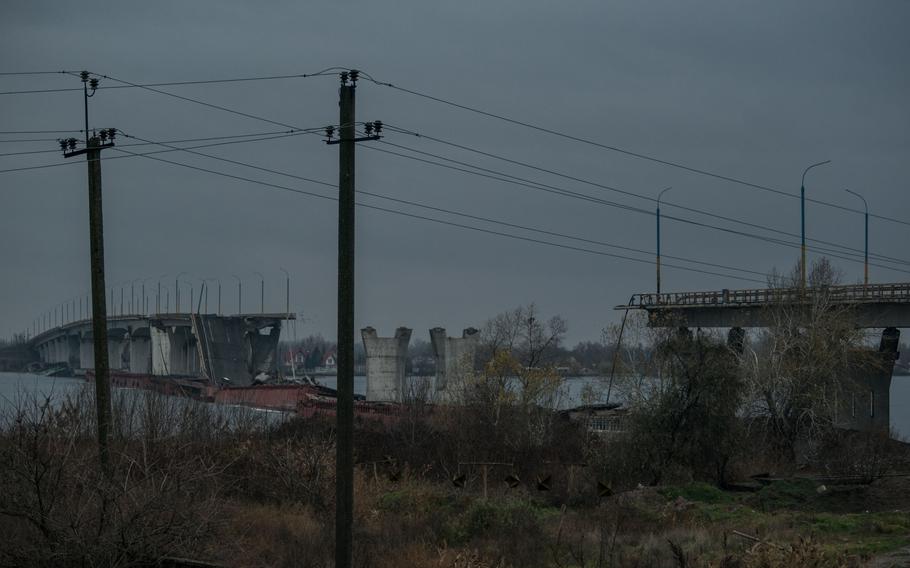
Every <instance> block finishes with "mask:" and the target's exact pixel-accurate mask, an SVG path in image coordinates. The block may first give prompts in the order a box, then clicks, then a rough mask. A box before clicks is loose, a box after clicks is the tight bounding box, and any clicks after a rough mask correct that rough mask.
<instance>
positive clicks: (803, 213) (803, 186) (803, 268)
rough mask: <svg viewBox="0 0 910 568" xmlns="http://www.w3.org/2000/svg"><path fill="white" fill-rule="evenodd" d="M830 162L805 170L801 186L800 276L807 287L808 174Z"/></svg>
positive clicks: (815, 164) (826, 161) (803, 284)
mask: <svg viewBox="0 0 910 568" xmlns="http://www.w3.org/2000/svg"><path fill="white" fill-rule="evenodd" d="M830 163H831V160H825V161H824V162H816V163H814V164H812V165H811V166H809V167H808V168H806V169H805V171H803V181H802V183H801V184H800V187H799V218H800V226H801V228H802V229H801V231H800V233H801V235H802V245H801V247H800V251H801V256H800V261H799V276H800V281H801V282H802V286H803V288H805V287H806V174H807V173H809V170H811V169H812V168H815V167H818V166H823V165H825V164H830Z"/></svg>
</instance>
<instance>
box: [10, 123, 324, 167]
mask: <svg viewBox="0 0 910 568" xmlns="http://www.w3.org/2000/svg"><path fill="white" fill-rule="evenodd" d="M301 134H312V132H310V131H309V130H301V131H299V132H295V133H294V134H281V135H277V136H268V137H263V138H253V139H245V140H229V141H226V142H215V143H212V144H200V145H198V146H190V147H188V148H176V147H175V148H174V149H168V150H155V151H153V152H147V153H146V154H165V153H168V152H176V151H178V150H191V149H196V148H211V147H213V146H227V145H230V144H246V143H247V142H261V141H264V140H277V139H279V138H289V137H291V136H300V135H301ZM124 136H128V135H126V134H124ZM146 154H136V155H137V156H143V155H146ZM132 157H133V156H132V155H131V156H111V157H110V158H105V162H108V161H110V160H120V159H123V158H132ZM76 163H78V162H60V163H58V164H41V165H37V166H24V167H20V168H7V169H3V170H0V173H7V172H22V171H28V170H42V169H46V168H57V167H60V166H67V165H71V164H76Z"/></svg>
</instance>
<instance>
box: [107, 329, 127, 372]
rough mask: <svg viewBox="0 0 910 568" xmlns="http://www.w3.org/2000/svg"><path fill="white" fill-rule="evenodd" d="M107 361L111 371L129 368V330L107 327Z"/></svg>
mask: <svg viewBox="0 0 910 568" xmlns="http://www.w3.org/2000/svg"><path fill="white" fill-rule="evenodd" d="M107 359H108V364H109V365H110V368H111V370H112V371H128V370H129V368H130V351H129V329H127V328H123V327H109V328H108V330H107Z"/></svg>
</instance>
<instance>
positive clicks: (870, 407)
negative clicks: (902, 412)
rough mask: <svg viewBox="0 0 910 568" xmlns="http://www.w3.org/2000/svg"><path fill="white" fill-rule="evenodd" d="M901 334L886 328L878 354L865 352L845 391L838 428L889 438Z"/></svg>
mask: <svg viewBox="0 0 910 568" xmlns="http://www.w3.org/2000/svg"><path fill="white" fill-rule="evenodd" d="M900 337H901V332H900V330H899V329H897V328H894V327H888V328H885V329H884V330H883V331H882V337H881V340H880V341H879V347H878V350H877V351H871V350H870V351H862V352H860V353H858V354H857V355H856V359H857V364H856V365H855V366H854V368H853V369H852V373H851V375H852V376H851V377H850V378H849V379H848V380H847V381H846V384H844V385H843V388H842V389H841V393H840V396H839V397H838V404H837V416H836V422H837V425H838V426H839V427H841V428H847V429H850V430H863V431H871V432H881V433H884V434H887V433H888V432H889V430H890V427H891V375H892V373H893V372H894V362H895V361H896V360H897V359H898V357H899V356H900V353H899V352H898V350H897V349H898V345H899V344H900Z"/></svg>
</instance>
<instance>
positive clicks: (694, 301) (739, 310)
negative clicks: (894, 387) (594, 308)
mask: <svg viewBox="0 0 910 568" xmlns="http://www.w3.org/2000/svg"><path fill="white" fill-rule="evenodd" d="M821 294H824V295H825V300H826V301H827V302H828V303H830V304H832V305H839V306H845V307H848V308H850V310H849V311H848V313H849V314H850V317H853V318H854V319H855V320H856V325H857V326H858V327H870V328H871V327H910V283H907V282H905V283H895V284H870V285H868V286H864V285H862V284H859V285H849V286H828V287H825V288H759V289H749V290H714V291H707V292H702V291H697V292H671V293H664V294H652V293H645V294H635V295H634V296H632V298H631V299H630V300H629V303H628V304H627V305H624V306H616V308H615V309H617V310H629V309H643V310H646V311H647V312H648V315H649V321H650V323H651V325H654V326H689V327H764V326H767V325H768V324H769V316H770V314H769V310H768V308H771V307H777V306H787V307H791V308H796V309H799V308H800V307H807V306H809V305H810V304H811V303H812V302H813V301H814V300H815V299H817V298H818V296H819V295H821Z"/></svg>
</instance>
